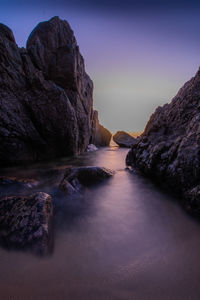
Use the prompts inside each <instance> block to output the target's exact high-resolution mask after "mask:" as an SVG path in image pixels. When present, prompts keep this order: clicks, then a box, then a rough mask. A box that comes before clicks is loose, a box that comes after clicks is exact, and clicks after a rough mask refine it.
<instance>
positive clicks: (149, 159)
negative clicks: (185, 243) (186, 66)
mask: <svg viewBox="0 0 200 300" xmlns="http://www.w3.org/2000/svg"><path fill="white" fill-rule="evenodd" d="M199 121H200V70H199V71H198V72H197V73H196V75H195V77H193V78H192V79H191V80H190V81H188V82H187V83H185V85H184V86H183V87H182V88H181V89H180V90H179V92H178V94H177V95H176V96H175V97H174V98H173V99H172V101H171V103H170V104H165V105H164V106H163V107H158V108H157V109H156V111H155V113H154V114H153V115H152V116H151V118H150V120H149V122H148V123H147V125H146V128H145V131H144V133H143V134H142V135H141V137H139V139H138V141H137V143H136V144H135V145H134V146H133V147H132V149H131V150H130V152H129V153H128V156H127V164H128V165H132V166H134V167H135V168H137V169H139V170H140V171H142V172H143V173H144V174H145V175H147V176H149V177H151V178H152V179H154V180H156V181H157V182H158V183H159V184H162V185H164V186H165V187H166V186H167V187H168V188H169V189H173V190H174V191H175V192H178V193H179V194H180V195H182V196H183V198H185V199H186V200H188V201H186V202H187V207H188V204H189V203H192V202H193V203H195V205H190V207H191V210H192V207H194V206H196V208H195V210H197V206H199V207H200V202H199V196H198V193H197V190H198V186H199V185H200V179H199V178H200V155H199V154H200V122H199ZM184 202H185V201H184Z"/></svg>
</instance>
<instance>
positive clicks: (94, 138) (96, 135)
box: [90, 110, 112, 146]
mask: <svg viewBox="0 0 200 300" xmlns="http://www.w3.org/2000/svg"><path fill="white" fill-rule="evenodd" d="M111 138H112V134H111V132H110V131H109V130H108V129H106V128H104V127H103V126H102V125H101V124H99V118H98V111H96V110H94V111H93V116H92V134H91V139H90V144H94V145H96V146H108V145H109V144H110V140H111Z"/></svg>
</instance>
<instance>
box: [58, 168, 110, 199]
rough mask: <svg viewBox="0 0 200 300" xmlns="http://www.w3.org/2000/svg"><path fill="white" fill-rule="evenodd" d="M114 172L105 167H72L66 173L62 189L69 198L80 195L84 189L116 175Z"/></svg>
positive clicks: (61, 185)
mask: <svg viewBox="0 0 200 300" xmlns="http://www.w3.org/2000/svg"><path fill="white" fill-rule="evenodd" d="M114 173H115V172H114V171H113V170H110V169H107V168H103V167H91V166H86V167H74V168H73V167H71V168H68V169H67V170H66V172H65V175H64V178H63V180H62V181H61V183H60V189H61V190H62V191H63V192H64V193H65V195H67V196H76V195H80V194H81V193H82V191H83V188H84V187H89V186H92V185H94V184H97V183H100V182H102V181H104V180H105V179H108V178H110V177H112V176H113V175H114Z"/></svg>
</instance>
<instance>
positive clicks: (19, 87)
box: [0, 17, 109, 164]
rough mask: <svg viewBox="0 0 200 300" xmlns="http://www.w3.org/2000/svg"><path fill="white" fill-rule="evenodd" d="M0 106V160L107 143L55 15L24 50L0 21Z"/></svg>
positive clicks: (88, 85) (65, 29) (63, 25)
mask: <svg viewBox="0 0 200 300" xmlns="http://www.w3.org/2000/svg"><path fill="white" fill-rule="evenodd" d="M0 107H1V110H0V163H2V164H3V163H5V164H7V163H13V162H20V161H35V160H44V159H49V158H54V157H61V156H71V155H74V154H77V153H80V152H82V151H85V149H86V147H87V145H88V144H90V143H91V141H92V143H93V144H98V145H104V144H105V143H107V144H108V140H109V139H107V138H106V139H105V138H104V136H106V137H107V135H108V132H107V130H106V129H102V127H101V126H100V125H99V123H98V116H97V118H96V113H95V112H94V111H93V83H92V81H91V79H90V78H89V76H88V75H87V74H86V72H85V66H84V60H83V57H82V56H81V54H80V51H79V47H78V45H77V42H76V39H75V37H74V34H73V31H72V30H71V28H70V26H69V24H68V23H67V21H62V20H60V19H59V18H58V17H54V18H52V19H51V20H49V21H47V22H42V23H40V24H39V25H38V26H37V27H36V28H35V29H34V30H33V32H32V33H31V35H30V36H29V38H28V41H27V46H26V49H24V48H21V49H20V48H18V46H17V44H16V42H15V39H14V36H13V33H12V31H11V30H10V29H9V28H8V27H7V26H5V25H3V24H0ZM94 116H95V120H94ZM99 136H100V138H99Z"/></svg>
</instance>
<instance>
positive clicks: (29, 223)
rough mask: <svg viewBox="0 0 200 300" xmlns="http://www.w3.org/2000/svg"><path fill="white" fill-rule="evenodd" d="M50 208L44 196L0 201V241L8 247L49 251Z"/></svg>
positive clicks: (43, 252) (38, 251)
mask: <svg viewBox="0 0 200 300" xmlns="http://www.w3.org/2000/svg"><path fill="white" fill-rule="evenodd" d="M52 216H53V205H52V199H51V197H50V196H49V195H48V194H46V193H42V192H39V193H36V194H34V195H31V196H30V195H29V196H10V197H5V198H2V199H0V241H1V242H2V243H3V245H5V246H7V247H18V248H23V249H24V248H28V247H33V249H34V250H36V251H37V253H40V254H46V253H48V251H49V246H50V241H51V234H52V232H51V230H52Z"/></svg>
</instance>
